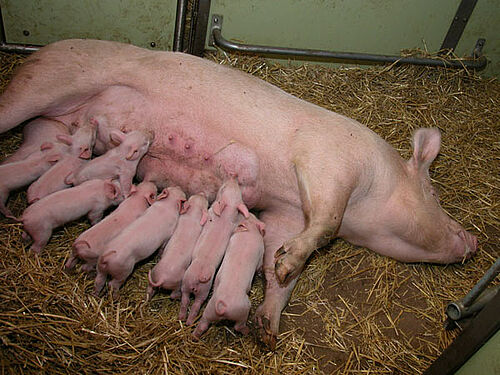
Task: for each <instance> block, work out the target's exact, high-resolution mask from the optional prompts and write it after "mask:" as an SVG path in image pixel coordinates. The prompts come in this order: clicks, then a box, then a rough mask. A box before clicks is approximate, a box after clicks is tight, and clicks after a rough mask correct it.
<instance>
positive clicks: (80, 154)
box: [28, 123, 97, 204]
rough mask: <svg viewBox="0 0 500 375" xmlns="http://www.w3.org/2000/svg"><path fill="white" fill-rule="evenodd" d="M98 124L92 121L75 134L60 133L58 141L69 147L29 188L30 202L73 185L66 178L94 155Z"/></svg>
mask: <svg viewBox="0 0 500 375" xmlns="http://www.w3.org/2000/svg"><path fill="white" fill-rule="evenodd" d="M96 130H97V124H95V123H90V124H88V125H86V126H82V127H80V128H78V129H77V130H76V132H75V133H74V134H73V136H69V135H67V134H58V135H57V136H56V138H57V141H58V142H60V143H63V144H65V145H67V146H68V147H69V149H68V152H67V153H65V154H64V155H63V157H62V159H61V160H60V161H59V162H58V163H57V164H56V165H54V166H53V167H52V168H50V169H49V170H48V171H47V172H45V173H44V174H43V175H42V176H41V177H40V178H39V179H38V180H37V181H35V182H34V183H33V184H31V185H30V187H29V188H28V203H29V204H32V203H34V202H36V201H37V200H39V199H42V198H43V197H46V196H47V195H49V194H52V193H55V192H56V191H59V190H63V189H67V188H69V187H71V185H68V184H66V182H65V178H66V176H67V175H68V174H70V173H74V172H76V171H77V170H79V169H80V168H81V167H82V166H83V164H84V163H85V162H86V159H90V157H91V156H92V148H93V146H94V143H95V137H96Z"/></svg>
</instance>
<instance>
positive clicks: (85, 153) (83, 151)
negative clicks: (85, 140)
mask: <svg viewBox="0 0 500 375" xmlns="http://www.w3.org/2000/svg"><path fill="white" fill-rule="evenodd" d="M91 156H92V151H90V148H89V146H81V147H80V155H78V157H79V158H80V159H90V157H91Z"/></svg>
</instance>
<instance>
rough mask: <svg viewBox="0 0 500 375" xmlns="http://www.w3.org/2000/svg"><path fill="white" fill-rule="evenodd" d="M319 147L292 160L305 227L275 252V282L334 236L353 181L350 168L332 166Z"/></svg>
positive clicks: (285, 278) (286, 277)
mask: <svg viewBox="0 0 500 375" xmlns="http://www.w3.org/2000/svg"><path fill="white" fill-rule="evenodd" d="M319 151H321V150H317V149H316V150H314V151H313V152H311V151H310V150H307V151H305V152H304V151H303V152H301V153H300V154H299V155H300V156H299V157H297V158H296V159H295V160H294V166H295V172H296V175H297V181H298V185H299V193H300V199H301V202H302V210H303V212H304V219H305V228H304V230H303V231H302V232H301V233H299V234H298V235H297V236H295V237H293V238H292V239H290V240H288V241H286V242H285V243H284V244H283V246H281V248H279V249H278V251H277V252H276V254H275V259H276V265H275V272H276V277H277V280H278V282H279V283H280V284H281V285H282V286H285V285H287V284H288V283H290V281H291V280H293V279H295V278H296V277H297V276H298V275H299V274H300V273H301V272H302V269H303V267H304V264H305V262H306V260H307V258H309V256H310V255H311V253H312V252H313V251H314V250H316V249H318V248H319V247H321V246H325V245H326V244H327V243H328V242H329V241H330V240H331V239H333V238H335V237H336V236H337V233H338V229H339V226H340V224H341V222H342V217H343V215H344V211H345V208H346V205H347V202H348V200H349V197H350V195H351V192H352V189H353V184H354V183H355V181H356V178H355V176H353V175H352V171H349V170H342V168H339V166H337V167H334V166H333V165H332V164H333V163H334V160H332V159H331V158H325V157H324V156H325V155H328V154H327V153H321V152H319Z"/></svg>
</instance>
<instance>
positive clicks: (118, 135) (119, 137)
mask: <svg viewBox="0 0 500 375" xmlns="http://www.w3.org/2000/svg"><path fill="white" fill-rule="evenodd" d="M126 136H127V135H126V134H125V133H124V132H121V131H119V130H113V131H112V132H111V133H109V138H110V139H111V142H113V143H116V144H117V145H119V144H120V143H122V142H123V141H124V140H125V137H126Z"/></svg>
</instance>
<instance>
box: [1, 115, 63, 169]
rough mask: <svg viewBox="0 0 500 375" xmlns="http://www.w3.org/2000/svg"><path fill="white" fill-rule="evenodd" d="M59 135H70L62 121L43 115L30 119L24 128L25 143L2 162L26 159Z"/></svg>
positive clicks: (52, 141)
mask: <svg viewBox="0 0 500 375" xmlns="http://www.w3.org/2000/svg"><path fill="white" fill-rule="evenodd" d="M58 135H69V131H68V127H67V126H66V125H64V124H63V123H62V122H59V121H55V120H49V119H46V118H42V117H41V118H37V119H35V120H32V121H30V122H29V123H27V124H26V125H25V126H24V128H23V143H22V144H21V146H20V147H19V149H17V151H16V152H15V153H13V154H12V155H10V156H8V157H7V158H5V159H4V160H3V161H2V163H1V164H7V163H14V162H17V161H21V160H24V159H26V158H27V157H28V156H30V155H31V154H33V153H35V152H37V151H40V147H41V146H42V144H44V143H48V142H51V143H55V142H56V136H58Z"/></svg>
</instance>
